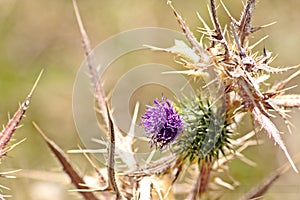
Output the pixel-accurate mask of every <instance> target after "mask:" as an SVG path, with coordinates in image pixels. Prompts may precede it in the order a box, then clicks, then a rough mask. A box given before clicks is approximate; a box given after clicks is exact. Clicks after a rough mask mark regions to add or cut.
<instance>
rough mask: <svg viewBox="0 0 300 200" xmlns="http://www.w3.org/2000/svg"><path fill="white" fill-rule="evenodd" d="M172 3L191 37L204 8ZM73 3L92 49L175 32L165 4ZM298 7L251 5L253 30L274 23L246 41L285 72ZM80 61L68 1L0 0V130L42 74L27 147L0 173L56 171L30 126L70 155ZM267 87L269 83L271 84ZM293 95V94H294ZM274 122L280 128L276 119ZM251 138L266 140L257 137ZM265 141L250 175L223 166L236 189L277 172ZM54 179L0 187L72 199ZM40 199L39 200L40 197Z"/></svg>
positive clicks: (292, 56)
mask: <svg viewBox="0 0 300 200" xmlns="http://www.w3.org/2000/svg"><path fill="white" fill-rule="evenodd" d="M224 2H225V3H226V5H227V6H228V7H229V8H230V10H231V11H232V14H233V15H234V16H235V17H238V16H236V12H233V11H236V10H241V8H242V3H241V1H240V0H224ZM173 3H174V5H175V6H176V7H177V9H178V11H180V13H181V14H182V16H184V18H185V21H186V22H187V24H188V25H189V26H190V28H191V29H192V30H193V31H194V32H195V30H196V29H197V27H198V26H200V21H199V20H198V19H197V16H196V12H200V13H201V15H202V17H204V18H206V19H209V16H208V15H207V6H206V5H207V1H204V0H203V1H199V0H198V1H196V0H190V1H188V2H187V1H180V0H177V1H176V0H174V1H173ZM78 4H79V7H80V10H81V14H82V17H83V20H84V21H85V26H86V29H87V31H88V32H89V35H90V38H91V41H92V43H93V44H98V43H100V42H101V41H103V40H104V39H106V38H108V37H110V36H112V35H114V34H117V33H120V32H122V31H126V30H128V29H132V28H137V27H149V26H157V27H164V28H170V29H175V30H179V27H178V24H177V22H176V20H175V18H174V16H173V13H172V11H171V10H170V9H169V7H168V6H167V5H166V1H141V0H131V1H118V0H110V1H97V0H89V1H83V0H81V1H80V0H79V1H78ZM299 6H300V2H299V1H297V0H288V1H280V0H264V1H260V2H258V6H257V8H256V10H255V13H254V19H253V20H254V21H253V24H255V25H263V24H267V23H270V22H273V21H277V24H275V25H273V26H271V27H269V28H266V29H264V30H262V31H261V32H258V33H256V34H254V38H253V40H255V39H257V38H261V36H263V35H266V34H268V35H270V37H269V38H268V39H267V40H266V41H265V42H263V43H262V44H261V45H259V46H258V47H257V50H261V51H262V49H263V47H264V46H265V47H267V49H270V50H271V51H272V52H274V53H275V54H276V53H278V54H279V57H278V58H277V59H276V60H275V61H274V62H273V65H274V66H277V65H279V66H280V65H285V66H288V65H290V66H291V65H295V64H298V63H300V59H299V56H298V55H299V52H300V37H299V33H300V28H298V27H299V19H300V13H299V12H298V8H299ZM218 11H219V15H222V16H224V17H221V18H220V20H221V24H224V23H223V22H228V20H229V19H228V17H227V16H226V14H225V12H224V10H223V9H222V8H221V7H220V8H219V10H218ZM223 20H224V21H223ZM222 21H223V22H222ZM149 55H150V56H149ZM83 59H84V53H83V51H82V48H81V42H80V34H79V32H78V28H77V24H76V20H75V16H74V12H73V7H72V2H71V1H61V0H52V1H49V0H48V1H46V0H1V1H0V92H1V98H0V122H1V123H6V122H7V112H9V111H10V112H14V111H15V110H16V109H17V103H18V102H20V101H21V100H23V99H24V97H25V96H26V95H27V93H28V92H29V90H30V88H31V86H32V82H33V80H34V79H35V77H36V76H37V74H38V73H39V71H40V70H41V69H42V68H44V69H45V71H44V75H43V77H42V79H41V81H40V83H39V85H38V88H37V90H36V93H35V95H34V98H33V99H32V102H31V106H30V111H29V112H28V113H27V118H25V119H24V120H23V124H24V127H22V128H21V129H19V130H18V131H17V133H16V135H15V136H14V138H15V139H16V140H17V141H19V140H21V139H23V138H25V137H26V138H27V140H26V142H24V143H22V144H21V145H20V146H18V147H17V148H15V149H14V150H13V151H11V152H10V153H9V156H8V157H7V158H5V162H2V164H1V171H5V170H11V169H24V171H26V170H30V169H31V170H32V169H34V170H41V171H43V170H49V169H53V171H59V170H58V167H59V165H58V164H57V162H55V159H53V157H52V156H51V154H50V152H49V151H48V149H47V147H46V145H45V144H44V142H43V141H42V140H41V138H40V137H39V136H38V134H36V131H35V130H34V128H33V126H32V124H31V121H36V122H38V123H39V125H40V126H41V127H43V129H45V130H47V132H49V133H53V135H50V137H51V138H53V139H55V141H56V142H57V144H58V145H60V146H61V147H63V148H64V150H67V149H71V148H77V144H78V143H80V140H79V138H78V136H77V133H76V130H75V126H74V122H73V118H72V89H73V82H74V80H75V76H76V72H77V70H78V68H79V66H80V64H81V62H82V61H83ZM160 59H161V56H160V55H157V54H155V53H153V52H148V54H147V56H145V55H144V56H140V59H137V60H135V61H132V60H130V61H128V60H127V63H124V62H125V61H122V60H121V61H117V62H118V63H115V64H113V66H117V65H119V64H120V63H122V62H123V63H122V64H123V65H125V66H130V64H132V63H133V62H135V64H137V63H143V62H145V61H152V62H153V61H155V60H160ZM166 60H167V59H166ZM168 60H170V61H171V60H172V59H168ZM170 61H169V62H170ZM128 62H129V64H128ZM165 62H166V61H165ZM170 63H171V62H170ZM107 73H108V75H107V76H106V77H111V80H106V82H105V83H106V85H105V89H106V90H109V88H110V87H111V86H112V85H113V84H114V82H115V81H116V80H117V79H118V77H119V76H121V75H122V73H124V72H123V71H121V72H120V70H118V68H117V67H114V68H112V70H110V71H108V72H107ZM110 74H111V75H110ZM112 74H114V75H112ZM274 81H276V80H275V79H274ZM298 82H299V79H295V80H294V82H293V83H295V84H297V83H298ZM293 90H294V91H295V90H297V91H298V92H299V91H300V90H299V88H296V89H293ZM159 95H160V94H159ZM150 96H151V94H150ZM152 99H153V98H152ZM62 111H63V112H62ZM11 114H12V113H11ZM290 115H291V116H292V118H291V121H292V122H293V123H294V124H295V126H296V127H295V128H294V134H293V135H288V134H286V135H285V136H284V137H286V139H285V142H286V145H287V146H288V147H289V151H290V152H291V154H295V153H297V152H296V149H297V148H296V147H297V146H298V145H299V142H298V141H299V140H300V135H299V134H298V133H297V131H296V130H298V129H299V128H300V127H299V125H298V124H297V122H298V121H299V119H300V115H299V112H298V113H297V114H296V113H290ZM276 122H278V123H283V122H282V121H280V120H278V121H276ZM251 126H252V125H251V124H250V123H249V124H245V125H244V129H245V130H250V129H251V128H252V127H251ZM285 131H286V130H285ZM287 136H288V137H287ZM257 137H266V136H262V135H258V136H257ZM265 141H266V143H265V144H264V145H261V146H258V147H255V149H254V148H252V149H249V150H248V151H247V152H246V154H247V156H248V157H250V158H251V157H254V156H255V160H256V161H257V164H258V165H257V167H256V168H252V167H249V166H247V165H245V164H243V163H240V162H233V163H230V165H231V167H232V173H234V174H233V176H234V177H236V178H237V179H238V180H240V181H241V184H242V185H245V186H249V188H250V187H251V186H253V185H254V184H255V183H257V182H258V180H261V179H262V178H263V177H264V176H266V175H267V174H268V173H269V172H270V170H272V169H275V168H277V166H278V163H277V161H276V159H274V158H275V157H276V156H277V155H276V154H274V153H273V152H275V151H276V147H274V146H273V144H272V142H269V140H265ZM279 155H280V157H278V160H280V161H282V160H283V161H285V158H284V157H283V156H282V155H281V152H280V153H279ZM72 157H73V159H74V160H75V162H76V163H77V164H78V165H79V166H80V168H81V169H82V170H81V171H86V172H87V173H88V171H89V170H88V169H89V168H90V166H89V163H88V162H86V160H85V159H84V158H82V156H72ZM24 174H25V172H24ZM32 176H33V175H32ZM41 176H43V175H41ZM61 178H62V177H60V176H59V177H57V178H55V177H53V176H52V179H53V181H54V182H51V181H52V180H50V182H43V181H34V180H32V179H29V178H18V179H16V180H2V179H1V184H4V185H5V186H7V187H9V188H11V191H10V192H9V193H10V194H12V195H13V196H14V197H13V199H17V200H23V199H24V200H25V199H34V198H33V197H32V195H33V193H34V192H35V191H39V192H40V191H42V190H43V188H50V189H51V188H53V190H51V191H52V192H53V194H54V193H56V192H57V193H60V194H61V197H60V198H61V199H69V198H75V197H74V195H73V194H72V193H70V194H65V189H66V188H61V185H56V184H55V181H57V180H58V181H59V180H61ZM299 180H300V179H299V175H295V174H294V173H293V172H291V173H287V174H286V175H285V176H284V177H282V178H281V179H280V180H278V182H277V183H276V184H275V186H274V187H273V189H271V191H270V193H269V194H268V195H269V198H270V199H272V198H273V199H274V198H275V197H276V198H278V199H281V197H282V198H283V197H284V199H286V200H287V199H295V197H297V195H299V191H298V190H299V185H300V182H299ZM2 182H3V183H2ZM287 184H288V185H287ZM58 186H59V187H58ZM50 189H49V190H48V192H49V191H50ZM247 189H248V188H240V189H239V190H237V191H235V194H230V195H231V197H232V198H234V196H235V195H236V196H239V194H238V193H239V192H244V191H247ZM228 195H229V194H228ZM39 199H43V197H40V198H39Z"/></svg>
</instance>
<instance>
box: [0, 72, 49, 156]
mask: <svg viewBox="0 0 300 200" xmlns="http://www.w3.org/2000/svg"><path fill="white" fill-rule="evenodd" d="M42 74H43V70H42V71H41V72H40V74H39V76H38V78H37V79H36V81H35V83H34V85H33V87H32V89H31V91H30V92H29V94H28V96H27V97H26V98H25V100H24V102H23V103H22V104H21V105H20V107H19V109H18V110H17V111H16V112H15V114H14V116H13V117H12V118H11V119H10V120H9V121H8V123H7V125H6V126H5V127H4V128H3V130H2V132H1V133H0V158H1V157H2V156H3V155H5V154H6V153H7V152H8V151H9V148H5V147H6V144H7V143H8V142H9V140H10V138H11V137H12V135H13V133H14V132H15V130H16V129H17V128H18V125H19V123H20V121H21V119H22V117H23V116H24V114H25V112H26V110H27V109H28V107H29V104H30V100H31V97H32V94H33V92H34V90H35V88H36V86H37V84H38V82H39V80H40V78H41V76H42Z"/></svg>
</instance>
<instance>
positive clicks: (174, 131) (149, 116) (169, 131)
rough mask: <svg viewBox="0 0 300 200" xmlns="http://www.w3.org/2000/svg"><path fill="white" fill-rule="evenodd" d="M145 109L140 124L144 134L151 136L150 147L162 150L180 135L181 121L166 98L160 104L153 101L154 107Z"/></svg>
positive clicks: (182, 127)
mask: <svg viewBox="0 0 300 200" xmlns="http://www.w3.org/2000/svg"><path fill="white" fill-rule="evenodd" d="M147 107H148V108H147V110H146V112H145V114H144V115H143V116H142V122H141V124H142V125H143V126H144V129H145V131H146V134H147V135H151V141H150V144H151V147H152V146H153V145H155V146H156V148H158V149H160V150H162V149H164V148H165V147H166V146H167V145H169V144H171V143H172V142H173V141H174V140H175V139H176V137H177V136H178V135H179V134H180V133H182V131H183V130H184V126H183V121H182V119H181V117H180V116H179V114H178V113H177V112H176V110H175V108H173V107H172V103H171V102H170V101H169V100H168V99H167V98H164V97H162V101H161V102H159V101H157V100H154V105H153V106H147Z"/></svg>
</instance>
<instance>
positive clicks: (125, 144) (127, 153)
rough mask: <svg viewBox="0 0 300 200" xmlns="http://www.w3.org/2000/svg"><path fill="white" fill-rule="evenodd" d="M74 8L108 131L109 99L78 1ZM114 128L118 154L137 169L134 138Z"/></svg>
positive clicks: (97, 99)
mask: <svg viewBox="0 0 300 200" xmlns="http://www.w3.org/2000/svg"><path fill="white" fill-rule="evenodd" d="M73 6H74V11H75V14H76V18H77V22H78V26H79V29H80V33H81V37H82V43H83V47H84V51H85V54H86V58H87V63H88V67H89V72H90V76H91V81H92V84H93V86H94V93H95V94H94V95H95V99H96V102H97V103H98V107H99V109H100V113H101V115H102V117H103V119H104V122H105V125H106V128H107V130H108V127H109V126H110V124H109V123H110V122H109V116H108V113H109V111H108V110H107V109H108V107H107V106H106V104H107V98H106V96H105V93H104V89H103V85H102V82H101V81H100V78H99V76H98V74H97V70H96V66H95V64H94V60H93V59H94V57H93V53H92V51H91V47H90V40H89V37H88V35H87V33H86V30H85V28H84V26H83V23H82V20H81V17H80V14H79V10H78V6H77V3H76V0H73ZM113 128H114V132H115V139H116V144H117V146H118V147H120V149H122V151H117V153H118V154H119V156H120V158H121V159H122V161H123V162H124V163H126V165H127V166H128V168H130V169H134V168H135V167H136V161H135V158H134V156H133V150H132V142H130V141H129V140H132V138H130V136H128V137H126V136H125V137H123V136H122V134H121V132H120V130H119V129H118V127H117V126H115V125H114V124H113Z"/></svg>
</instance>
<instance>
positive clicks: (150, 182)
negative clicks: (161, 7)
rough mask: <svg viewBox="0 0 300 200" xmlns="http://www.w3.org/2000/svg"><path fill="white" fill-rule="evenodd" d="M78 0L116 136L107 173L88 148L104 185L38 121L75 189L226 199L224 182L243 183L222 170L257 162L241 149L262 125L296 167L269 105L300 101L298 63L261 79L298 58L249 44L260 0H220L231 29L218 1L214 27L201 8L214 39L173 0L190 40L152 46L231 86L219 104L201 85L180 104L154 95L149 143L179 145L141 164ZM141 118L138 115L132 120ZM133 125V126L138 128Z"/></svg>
mask: <svg viewBox="0 0 300 200" xmlns="http://www.w3.org/2000/svg"><path fill="white" fill-rule="evenodd" d="M73 4H74V10H75V14H76V17H77V21H78V24H79V28H80V32H81V35H82V41H83V46H84V50H85V54H86V57H87V63H88V67H89V73H90V77H91V82H92V85H93V87H94V92H95V94H94V96H95V100H96V102H97V106H98V108H99V109H100V114H101V116H102V118H103V122H104V124H103V126H104V129H105V130H106V133H107V140H108V141H109V142H108V144H107V152H106V155H107V163H106V165H107V167H106V168H105V170H104V171H106V173H103V169H99V167H97V164H95V163H93V162H92V161H91V159H90V158H89V156H88V155H86V154H85V155H86V157H87V159H88V160H89V161H90V162H91V164H92V165H93V167H94V168H95V171H96V173H97V179H98V180H99V185H101V187H100V186H93V185H87V184H86V183H85V182H84V179H83V177H82V176H81V175H79V173H78V172H76V170H74V168H73V166H72V165H71V162H70V161H69V159H68V158H67V156H66V155H65V154H64V153H63V152H62V151H61V150H60V148H59V147H58V146H57V145H55V143H54V142H52V141H51V140H50V139H48V138H47V137H46V136H45V134H44V133H43V132H42V131H41V129H39V128H38V127H37V125H35V126H36V128H37V129H38V131H39V132H40V133H41V134H42V136H43V138H44V140H45V141H46V142H47V144H48V146H49V147H50V149H51V150H52V151H53V153H54V154H55V156H56V157H57V158H58V160H59V161H60V163H61V164H62V166H63V168H64V171H65V172H66V174H68V175H69V177H70V178H71V180H72V183H73V184H74V185H75V187H76V188H77V189H76V191H78V192H79V193H80V194H81V195H82V196H83V198H84V199H87V200H90V199H104V198H105V199H176V198H187V199H199V198H203V199H220V198H221V195H222V192H221V193H217V192H216V190H219V191H223V190H224V188H227V189H230V190H234V189H235V187H236V186H237V185H238V183H237V182H236V181H234V180H233V179H229V180H230V181H228V180H227V181H226V180H223V179H221V175H223V174H227V171H228V162H229V161H230V160H232V159H236V158H238V159H240V160H242V161H243V162H246V163H247V164H249V165H253V166H254V165H255V163H254V162H253V161H251V160H249V159H248V158H246V157H245V156H244V155H243V154H242V152H243V151H244V150H245V149H246V148H247V147H249V146H252V145H257V144H259V143H261V141H257V140H255V139H253V137H254V135H255V133H256V132H258V131H261V130H262V131H264V132H266V133H267V134H268V135H269V137H270V138H271V139H272V140H273V141H274V142H275V144H277V145H278V146H279V148H280V149H281V150H282V151H283V153H284V154H285V156H286V158H287V159H288V161H289V163H290V166H291V167H292V168H293V169H294V171H295V172H297V168H296V166H295V164H294V162H293V160H292V158H291V156H290V155H289V153H288V150H287V148H286V146H285V144H284V142H283V141H282V139H281V137H280V131H279V129H278V128H277V127H276V125H275V124H274V123H273V122H272V120H271V119H272V115H271V114H270V113H271V112H276V113H277V114H278V115H280V116H281V117H282V118H283V119H284V120H287V117H288V116H287V115H286V110H287V109H289V108H292V107H299V106H300V95H298V94H286V93H285V92H286V91H287V88H286V86H287V84H288V83H289V81H290V80H291V79H293V78H295V77H296V76H297V75H299V73H300V72H299V70H298V71H296V73H294V74H293V75H292V76H290V77H288V78H287V79H284V80H282V81H280V82H279V83H277V84H275V85H272V86H270V88H269V89H266V90H264V89H263V87H262V86H263V85H264V84H265V83H267V80H268V78H269V77H270V76H271V75H272V74H277V73H283V72H286V71H289V70H297V68H298V66H295V67H287V68H275V67H272V66H270V64H271V61H272V58H271V53H270V52H268V51H267V50H266V49H264V50H263V54H262V55H259V53H254V52H252V50H253V48H254V46H255V45H257V44H254V45H251V44H249V41H248V36H249V35H250V34H252V33H255V32H256V31H258V30H260V29H261V28H263V27H265V26H261V27H253V26H252V25H251V19H252V16H253V12H254V8H255V1H254V0H247V3H246V4H245V8H244V11H243V12H242V15H241V17H240V19H239V20H235V19H234V18H233V17H231V15H230V13H229V11H228V9H227V8H226V7H225V5H224V4H223V3H222V2H221V4H222V5H223V8H224V9H225V10H226V12H227V13H228V15H229V17H230V19H231V23H230V25H229V26H227V27H228V30H227V29H226V28H222V26H221V25H220V23H219V20H218V16H217V9H216V5H215V1H214V0H210V10H209V12H210V15H211V20H212V23H213V25H214V27H213V28H209V26H208V25H207V24H206V23H205V21H204V20H203V19H202V18H201V16H200V15H199V18H200V20H201V21H202V23H203V25H204V28H202V29H200V30H201V31H202V33H203V34H204V35H206V36H208V38H209V40H210V45H208V46H205V45H204V44H203V43H202V41H201V40H200V41H199V40H198V39H196V38H195V37H194V35H193V33H192V32H191V31H190V29H189V27H188V26H187V25H186V23H185V21H184V20H183V18H182V17H181V16H180V14H179V13H178V12H177V11H176V10H175V8H174V7H173V5H172V3H171V1H168V5H169V6H170V8H171V9H172V10H173V12H174V14H175V17H176V19H177V21H178V22H179V24H180V27H181V29H182V30H183V32H184V34H185V36H186V39H187V41H188V43H189V44H186V43H185V42H183V41H178V40H177V41H175V46H173V47H171V48H167V49H162V48H158V47H153V49H154V50H162V51H165V52H169V53H172V54H174V55H175V56H176V58H177V61H178V62H180V63H181V64H182V65H183V67H184V68H187V70H185V71H178V73H182V74H185V75H188V76H190V77H192V78H193V79H194V80H201V79H212V80H211V82H210V84H213V83H214V84H216V85H221V86H222V87H221V88H222V89H224V90H222V93H221V96H215V97H216V98H217V100H220V99H221V100H222V102H224V104H223V105H221V106H220V105H219V104H218V103H216V102H217V101H215V100H216V99H215V100H214V99H211V97H209V98H207V97H206V96H205V95H203V94H202V92H203V91H201V90H199V94H198V96H195V98H194V99H187V100H186V101H181V102H180V101H179V102H178V103H174V104H172V103H171V102H169V101H168V100H166V99H162V101H161V102H159V101H155V105H154V106H150V107H149V108H148V110H147V111H146V114H145V115H144V117H143V120H144V121H143V122H142V124H143V125H144V127H145V129H146V132H147V134H148V135H151V140H150V141H151V142H150V144H152V146H153V147H157V148H158V149H159V150H163V149H165V148H166V147H168V146H170V147H171V148H173V149H174V150H175V151H174V153H173V152H170V153H169V155H167V156H165V157H162V158H160V159H159V160H157V161H153V162H151V158H149V160H150V161H149V162H147V163H146V164H145V165H143V166H141V165H139V163H138V161H137V160H136V159H135V156H134V154H135V151H134V149H133V144H134V143H135V142H136V141H135V140H134V139H133V138H132V137H131V136H130V135H131V134H127V135H126V134H122V133H121V131H120V130H119V128H118V127H117V125H116V124H115V123H114V119H113V117H112V115H111V112H112V111H111V110H112V109H111V108H110V105H109V102H108V98H107V96H106V94H105V92H104V89H103V85H102V84H103V83H102V82H101V80H99V78H98V76H97V70H96V66H95V64H94V61H93V55H92V51H91V47H90V41H89V38H88V36H87V33H86V31H85V29H84V26H83V23H82V20H81V17H80V15H79V10H78V7H77V4H76V1H75V0H73ZM260 41H262V40H260ZM137 107H138V106H137ZM135 113H137V109H136V110H135ZM245 113H250V114H251V116H252V118H253V120H254V122H255V123H256V124H257V125H258V126H257V128H254V130H253V131H251V132H250V133H247V134H245V135H244V136H239V137H237V138H233V137H231V136H232V135H235V134H236V127H237V126H238V125H239V122H240V121H239V120H238V116H239V115H242V114H245ZM216 116H217V117H216ZM156 120H157V121H156ZM135 121H136V118H135V119H134V120H133V124H134V123H135ZM182 121H183V122H184V123H183V124H181V122H182ZM183 129H184V130H183ZM130 131H133V132H134V129H131V130H130ZM116 146H118V147H119V148H118V149H125V150H126V152H127V153H126V154H124V152H125V151H124V152H123V151H119V150H118V149H116V148H115V147H116ZM79 152H86V151H83V150H80V151H79ZM128 152H129V153H128ZM116 159H120V160H121V161H122V163H124V164H125V166H126V169H125V170H123V171H122V172H120V171H116V166H115V165H116V162H115V160H116ZM287 168H288V167H287ZM287 168H285V169H284V170H278V173H277V174H276V175H275V176H274V177H275V178H273V176H272V177H271V178H270V179H268V181H265V182H264V183H263V187H257V188H254V190H253V191H252V192H250V193H249V194H247V195H245V196H244V197H243V199H251V198H254V197H257V196H259V195H263V194H264V193H265V192H266V191H267V188H268V187H269V186H270V185H271V184H272V183H273V182H274V181H275V180H276V178H278V177H279V176H280V174H282V173H284V172H285V171H286V169H287Z"/></svg>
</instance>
